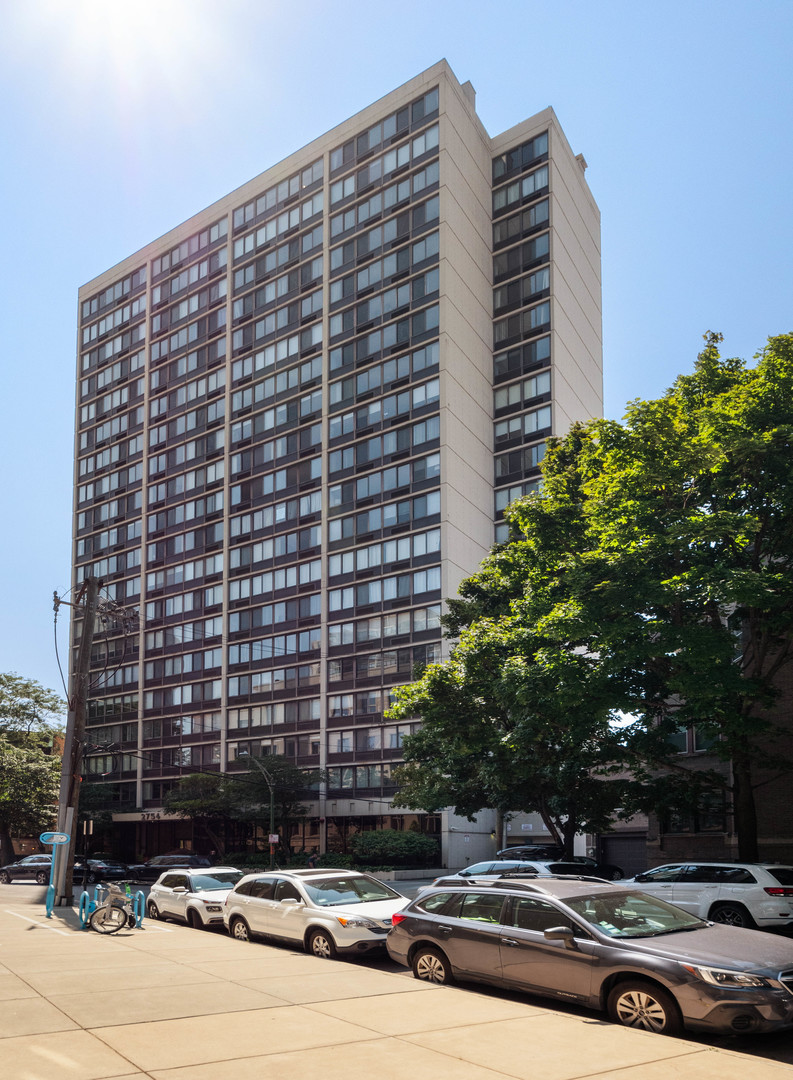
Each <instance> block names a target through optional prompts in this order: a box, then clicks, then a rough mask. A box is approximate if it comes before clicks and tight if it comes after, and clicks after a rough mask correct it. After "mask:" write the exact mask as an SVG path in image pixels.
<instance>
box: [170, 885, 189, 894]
mask: <svg viewBox="0 0 793 1080" xmlns="http://www.w3.org/2000/svg"><path fill="white" fill-rule="evenodd" d="M173 891H174V892H175V893H186V892H187V889H186V888H185V886H184V885H177V886H175V888H174V890H173Z"/></svg>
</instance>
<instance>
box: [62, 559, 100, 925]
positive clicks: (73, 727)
mask: <svg viewBox="0 0 793 1080" xmlns="http://www.w3.org/2000/svg"><path fill="white" fill-rule="evenodd" d="M84 585H85V600H84V603H83V625H82V628H81V632H80V646H79V649H78V653H77V663H76V666H75V668H74V670H73V672H72V679H71V693H70V695H69V713H68V715H67V717H66V734H65V736H64V742H63V764H62V767H61V790H60V797H59V800H58V829H59V831H61V832H68V833H69V835H70V836H71V840H70V841H69V843H68V845H65V844H64V845H63V846H64V848H67V847H68V850H65V851H64V857H62V858H60V859H58V860H57V861H56V866H55V873H56V876H55V880H54V881H53V884H54V886H55V904H58V905H62V904H71V903H72V863H73V862H74V852H75V847H76V837H75V835H74V827H75V826H76V822H77V809H78V806H79V802H80V779H81V776H80V773H81V771H82V763H83V742H84V740H85V702H86V698H87V696H88V669H89V665H90V661H91V645H92V644H93V640H94V623H95V621H96V609H97V601H98V597H99V580H98V579H97V578H95V577H88V578H86V579H85V583H84ZM67 823H68V824H69V825H70V826H71V828H67ZM54 857H55V854H54V852H53V858H54Z"/></svg>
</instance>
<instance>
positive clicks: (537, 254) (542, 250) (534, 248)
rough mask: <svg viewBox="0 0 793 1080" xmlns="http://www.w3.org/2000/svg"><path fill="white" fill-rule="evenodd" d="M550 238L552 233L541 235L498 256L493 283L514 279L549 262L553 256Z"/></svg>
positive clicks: (494, 261)
mask: <svg viewBox="0 0 793 1080" xmlns="http://www.w3.org/2000/svg"><path fill="white" fill-rule="evenodd" d="M550 237H551V234H550V233H547V232H545V233H541V234H540V235H539V236H535V237H534V238H533V239H531V240H527V241H526V242H525V243H524V244H518V245H516V246H515V247H511V248H509V249H508V250H507V251H503V252H501V254H499V255H496V256H495V257H494V259H493V281H495V282H496V283H498V282H499V281H502V280H503V279H504V278H508V277H513V276H514V275H515V274H520V273H522V272H523V271H524V270H531V269H532V268H533V267H535V266H538V265H540V264H541V263H544V262H547V261H548V259H549V258H550V254H551V242H550Z"/></svg>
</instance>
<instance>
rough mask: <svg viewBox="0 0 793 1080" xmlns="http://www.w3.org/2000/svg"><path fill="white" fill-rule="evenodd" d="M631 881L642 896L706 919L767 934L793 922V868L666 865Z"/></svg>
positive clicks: (742, 864)
mask: <svg viewBox="0 0 793 1080" xmlns="http://www.w3.org/2000/svg"><path fill="white" fill-rule="evenodd" d="M632 881H633V882H635V883H636V885H638V886H639V888H640V889H641V890H642V892H646V893H649V894H650V895H651V896H660V897H661V899H662V900H668V901H669V903H670V904H677V906H678V907H681V908H684V909H685V910H686V911H690V912H691V913H692V914H693V915H698V916H699V917H700V918H701V919H710V920H712V921H713V922H720V923H728V924H730V925H731V926H747V927H758V926H759V927H762V928H763V929H764V930H768V929H771V928H772V927H782V926H788V925H790V924H791V923H793V866H783V865H782V864H780V863H728V862H724V863H719V862H693V861H691V862H676V863H665V864H664V865H663V866H656V867H654V869H652V870H647V871H645V873H643V874H637V875H636V877H635V878H633V879H632ZM625 884H630V882H625Z"/></svg>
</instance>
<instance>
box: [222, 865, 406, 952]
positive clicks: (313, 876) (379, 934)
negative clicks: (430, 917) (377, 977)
mask: <svg viewBox="0 0 793 1080" xmlns="http://www.w3.org/2000/svg"><path fill="white" fill-rule="evenodd" d="M407 902H408V901H407V898H406V897H404V896H402V895H401V893H398V892H395V891H394V890H393V889H392V888H390V887H389V886H388V885H386V884H385V883H384V882H382V881H378V880H377V878H373V877H370V875H369V874H359V873H358V872H357V871H356V870H320V869H317V870H276V871H273V872H272V873H263V874H247V875H246V876H245V877H244V878H243V879H242V880H241V881H240V882H239V884H238V885H237V886H236V887H235V888H234V890H233V892H230V893H229V895H228V896H227V897H226V902H225V905H224V912H223V921H224V922H225V924H226V926H227V927H228V930H229V933H230V934H231V936H232V937H235V938H238V939H239V940H241V941H248V940H250V939H251V938H252V937H255V936H257V935H262V936H265V937H273V938H279V939H281V940H283V941H291V942H294V943H297V944H302V945H303V946H304V947H305V949H306V951H307V952H310V953H313V955H314V956H319V957H323V958H324V959H333V958H334V957H335V956H336V954H337V953H345V952H346V953H365V952H371V951H374V950H382V949H383V948H384V946H385V939H386V934H387V933H388V931H389V930H390V929H391V917H392V915H393V914H394V912H396V911H400V910H401V909H402V908H403V907H404V906H405V904H407Z"/></svg>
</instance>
